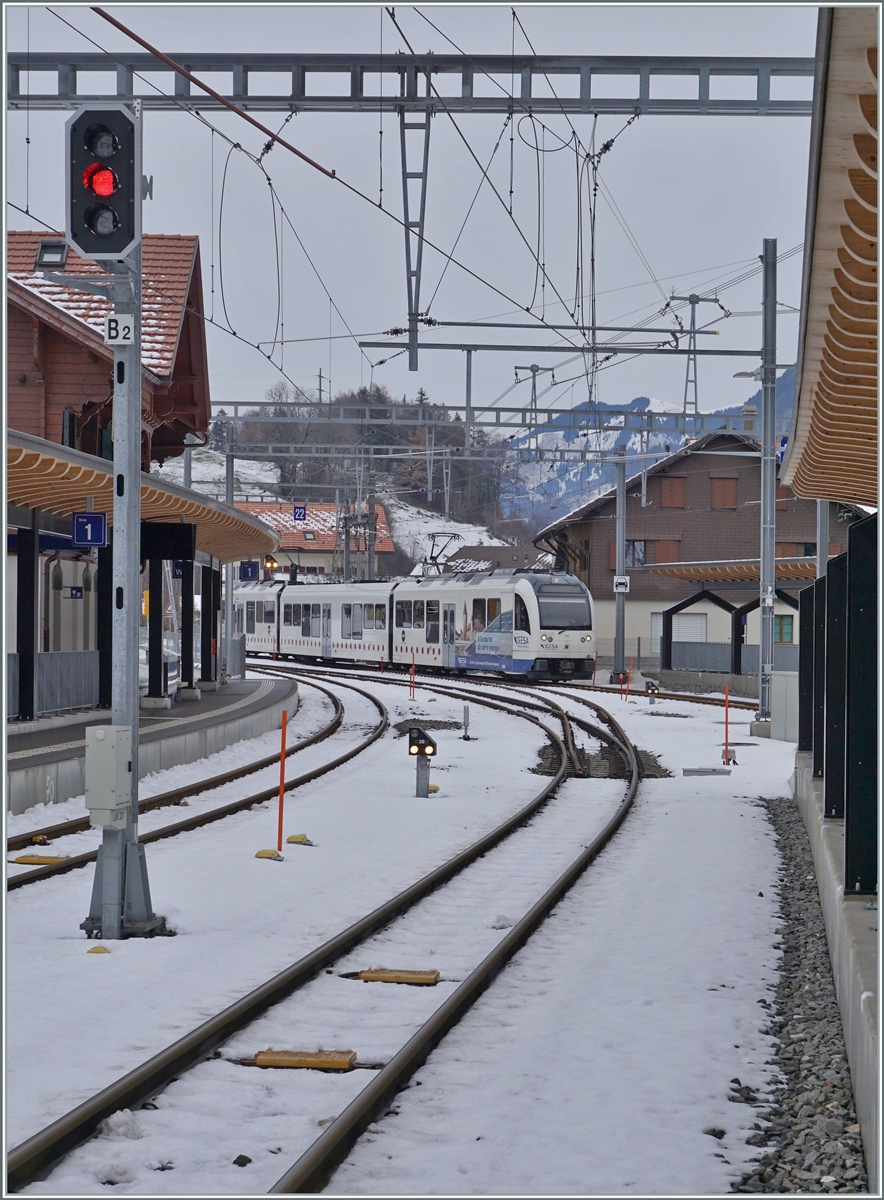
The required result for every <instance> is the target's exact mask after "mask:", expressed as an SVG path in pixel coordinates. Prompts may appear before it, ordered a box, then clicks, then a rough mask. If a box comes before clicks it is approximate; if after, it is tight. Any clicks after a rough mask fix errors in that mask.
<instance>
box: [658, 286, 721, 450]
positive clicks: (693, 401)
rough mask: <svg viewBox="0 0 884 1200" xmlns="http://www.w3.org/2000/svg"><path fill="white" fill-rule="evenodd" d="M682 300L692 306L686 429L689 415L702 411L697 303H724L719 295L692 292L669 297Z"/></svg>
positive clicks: (671, 299) (695, 414)
mask: <svg viewBox="0 0 884 1200" xmlns="http://www.w3.org/2000/svg"><path fill="white" fill-rule="evenodd" d="M674 302H681V303H684V304H690V306H691V323H690V326H689V328H688V363H687V370H686V371H685V380H684V406H683V416H684V418H685V429H687V422H688V418H689V417H696V416H698V415H699V412H700V402H699V396H698V389H697V305H698V304H704V303H705V304H718V306H719V308H721V307H722V305H721V304H720V302H719V299H718V297H717V296H698V295H697V294H696V293H691V295H690V296H676V295H672V296H670V297H669V303H670V304H672V303H674Z"/></svg>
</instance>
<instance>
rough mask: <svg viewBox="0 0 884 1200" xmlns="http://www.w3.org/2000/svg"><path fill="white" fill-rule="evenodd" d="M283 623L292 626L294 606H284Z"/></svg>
mask: <svg viewBox="0 0 884 1200" xmlns="http://www.w3.org/2000/svg"><path fill="white" fill-rule="evenodd" d="M282 623H283V625H291V623H292V606H291V605H290V604H284V605H283V606H282Z"/></svg>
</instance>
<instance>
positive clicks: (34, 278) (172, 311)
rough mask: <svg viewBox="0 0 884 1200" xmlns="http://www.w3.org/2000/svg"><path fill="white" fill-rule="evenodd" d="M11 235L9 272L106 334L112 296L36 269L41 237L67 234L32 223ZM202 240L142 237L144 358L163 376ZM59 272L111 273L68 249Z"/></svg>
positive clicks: (173, 349)
mask: <svg viewBox="0 0 884 1200" xmlns="http://www.w3.org/2000/svg"><path fill="white" fill-rule="evenodd" d="M6 237H7V242H6V253H7V269H8V273H9V278H10V279H13V280H15V282H16V283H18V284H20V285H21V286H22V287H24V288H27V290H28V291H29V292H32V293H34V294H35V295H37V296H39V297H40V298H41V299H42V300H44V301H47V302H48V303H49V304H52V305H54V306H55V307H57V308H59V309H61V310H62V312H64V313H65V314H67V315H68V316H70V317H74V318H76V319H77V320H78V321H82V322H83V324H84V325H87V326H88V327H89V328H90V329H91V330H92V331H93V332H95V333H97V334H98V335H99V336H100V337H101V338H103V337H104V318H105V316H106V315H107V313H108V312H110V305H109V304H108V303H107V301H106V300H104V299H103V297H101V296H96V295H94V294H93V293H92V292H80V291H77V290H76V289H74V288H67V287H63V286H62V285H61V284H56V283H50V282H49V281H48V280H46V279H44V278H43V275H42V272H40V271H36V270H35V269H34V260H35V259H36V256H37V250H38V249H39V247H40V242H41V241H44V240H49V239H53V240H58V241H63V240H64V234H63V233H49V232H46V233H40V232H39V231H36V230H30V229H29V230H10V231H9V232H8V233H7V235H6ZM198 245H199V238H198V237H196V236H195V235H186V236H182V235H178V234H164V233H146V234H145V235H144V238H143V240H142V271H143V275H144V285H143V291H142V329H141V360H142V362H143V364H144V366H145V367H146V368H147V370H148V371H150V372H152V373H153V374H154V375H157V376H159V377H160V378H169V376H171V374H172V369H173V366H174V363H175V352H176V350H177V347H178V338H179V335H180V332H181V322H182V317H183V316H184V305H185V303H186V302H187V293H188V291H189V289H190V280H191V276H192V274H193V266H194V260H195V258H196V252H197V247H198ZM55 273H56V274H65V275H85V276H89V277H95V278H96V279H98V280H102V281H106V280H107V278H108V276H107V273H106V272H104V271H102V270H101V268H100V267H99V266H98V264H97V263H94V262H91V261H89V260H87V259H83V258H80V256H79V255H78V254H76V253H75V252H74V251H73V250H69V251H68V256H67V262H66V263H65V267H64V270H63V271H61V272H59V271H56V272H55Z"/></svg>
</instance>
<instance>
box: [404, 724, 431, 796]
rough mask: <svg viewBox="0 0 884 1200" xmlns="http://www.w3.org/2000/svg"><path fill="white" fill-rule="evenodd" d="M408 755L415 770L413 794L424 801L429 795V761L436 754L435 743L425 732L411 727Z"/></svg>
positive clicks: (416, 727)
mask: <svg viewBox="0 0 884 1200" xmlns="http://www.w3.org/2000/svg"><path fill="white" fill-rule="evenodd" d="M408 753H409V754H410V755H411V756H412V758H414V760H415V763H414V765H415V767H416V768H417V782H416V785H415V791H414V794H415V796H419V797H421V798H423V799H426V798H427V797H428V796H429V794H430V759H431V758H433V757H434V756H435V754H436V743H435V742H434V741H433V739H432V738H431V737H430V735H429V734H428V733H427V732H426V731H425V730H423V729H421V728H420V727H419V726H417V725H412V726H411V727H410V728H409V730H408Z"/></svg>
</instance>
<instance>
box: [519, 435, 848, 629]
mask: <svg viewBox="0 0 884 1200" xmlns="http://www.w3.org/2000/svg"><path fill="white" fill-rule="evenodd" d="M760 495H761V458H760V454H759V446H758V442H757V441H756V440H755V439H754V438H753V437H751V436H750V435H748V434H747V435H741V434H734V433H727V434H719V433H710V434H707V435H706V436H704V437H702V438H698V439H697V440H695V441H693V442H691V443H690V444H689V445H688V446H686V447H685V448H684V449H682V450H679V451H678V452H676V453H675V454H671V455H669V456H668V457H666V458H665V459H663V460H662V461H661V462H658V463H657V464H656V465H655V466H653V467H650V468H649V469H648V472H647V479H646V485H645V492H644V498H643V495H642V477H641V475H640V474H639V475H635V476H633V477H632V478H630V479H628V480H627V484H626V539H627V540H626V552H627V553H626V571H627V575H629V577H630V592H629V596H628V597H627V602H626V637H627V642H628V643H630V642H632V641H634V639H636V638H641V640H642V647H643V648H644V649H646V650H649V651H650V652H651V653H656V652H657V650H658V648H659V647H658V643H659V638H660V633H661V626H662V613H663V611H664V610H665V609H667V608H670V607H671V606H672V605H674V604H677V603H678V602H680V601H682V600H685V599H687V598H688V597H690V596H691V595H694V594H697V593H698V592H699V591H700V590H702V588H703V587H704V582H703V576H704V572H703V570H702V568H701V567H700V564H707V565H708V564H713V563H721V562H722V560H753V559H755V560H757V559H758V556H759V553H760V540H761V539H760V523H761V518H760V503H759V502H760ZM615 508H616V494H615V491H614V490H613V489H612V490H611V491H609V492H605V493H604V494H603V495H601V496H598V497H596V498H595V499H594V500H591V501H590V502H589V503H588V504H584V505H581V506H580V508H577V509H575V510H574V511H573V512H571V513H568V515H567V516H564V517H561V518H560V519H559V520H558V521H555V522H554V523H553V524H551V525H549V526H547V527H546V529H543V530H541V532H540V533H539V534H538V536H537V538H536V539H535V544H538V545H540V544H545V545H547V546H549V547H550V548H551V549H552V550H554V551H555V553H556V555H557V558H558V560H559V562H560V564H561V565H566V564H567V565H568V566H569V567H570V568H571V569H572V570H574V571H575V573H576V574H577V575H579V577H580V578H581V579H583V580H585V581H586V583H587V584H588V586H589V589H590V591H591V592H592V594H593V598H594V600H595V605H596V623H597V626H598V636H599V638H600V642H601V648H602V653H605V652H606V651H605V645H606V642H607V641H612V640H613V637H614V595H613V581H614V567H615V540H614V539H615ZM776 509H777V511H776V523H777V525H776V529H777V532H776V537H777V543H776V556H777V558H778V559H779V560H795V559H799V560H800V559H806V558H810V557H812V556H814V555H815V554H816V503H815V501H811V500H802V499H800V498H799V497H797V496H795V495H793V493H792V492H791V491H790V490H789V489H788V488H785V487H782V486H780V485H778V487H777V504H776ZM845 515H851V516H852V515H853V510H852V509H850V510H846V511H845ZM830 530H831V532H830V542H829V553H830V554H832V555H834V554H840V553H841V551H842V548H843V547H842V543H844V544H845V545H846V535H847V526H846V524H845V523H844V522H843V521H840V520H836V519H835V516H834V514H833V518H832V520H831V522H830ZM662 564H669V565H672V566H675V565H676V564H678V565H679V566H680V567H681V568H682V570H681V571H680V572H679V573H680V574H681V575H682V576H687V577H681V578H679V577H677V576H674V575H673V574H671V573H667V574H662V573H660V574H658V573H655V572H654V570H653V568H654V567H655V566H660V565H662ZM687 564H692V565H696V566H695V567H694V566H692V568H691V569H687ZM783 565H785V564H783ZM791 573H792V574H800V573H803V572H802V570H801V568H800V566H799V564H794V565H793V570H792V572H791ZM807 573H809V575H810V577H811V578H812V577H813V573H814V572H813V569H812V567H811V566H810V565H809V564H808V567H807ZM717 574H718V575H719V576H721V575H723V574H724V572H718V573H717ZM783 574H784V572H783V571H782V570H781V569H780V568H778V579H777V588H778V589H779V590H781V591H786V592H787V593H788V592H790V591H791V593H793V594H797V589H798V588H799V587H801V586H803V583H804V581H803V580H802V579H800V578H791V579H785V578H782V575H783ZM713 575H714V573H713V572H710V571H707V572H706V577H707V579H708V578H712V577H713ZM708 590H709V591H714V592H715V593H716V594H717V593H719V592H721V593H722V594H723V595H725V596H726V598H727V601H728V602H729V603H730V604H732V605H734V606H740V605H742V604H745V603H747V602H748V601H749V600H750V599H751V598H752V597H753V595H755V596H757V594H758V585H757V583H753V581H752V580H751V579H736V580H727V579H723V580H721V581H720V582H715V583H714V584H711V583H710V584H708ZM775 615H776V618H777V619H776V630H777V635H778V640H780V641H781V642H793V641H797V640H798V622H797V619H796V617H795V612H794V609H793V607H792V606H790V605H789V604H785V603H783V602H782V601H781V600H778V601H777V605H776V609H775ZM730 632H731V631H730V621H729V617H728V614H727V612H726V611H724V610H722V609H721V608H720V607H719V606H718V605H716V604H715V603H714V601H711V600H702V601H699V602H698V603H697V604H695V605H692V606H690V607H689V608H688V609H686V610H684V612H683V613H682V614H679V616H678V617H677V618H676V625H675V633H674V637H675V640H676V641H710V642H727V641H729V640H730ZM746 640H747V641H749V642H757V640H758V614H757V612H754V613H751V614H749V617H748V620H747V629H746Z"/></svg>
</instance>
